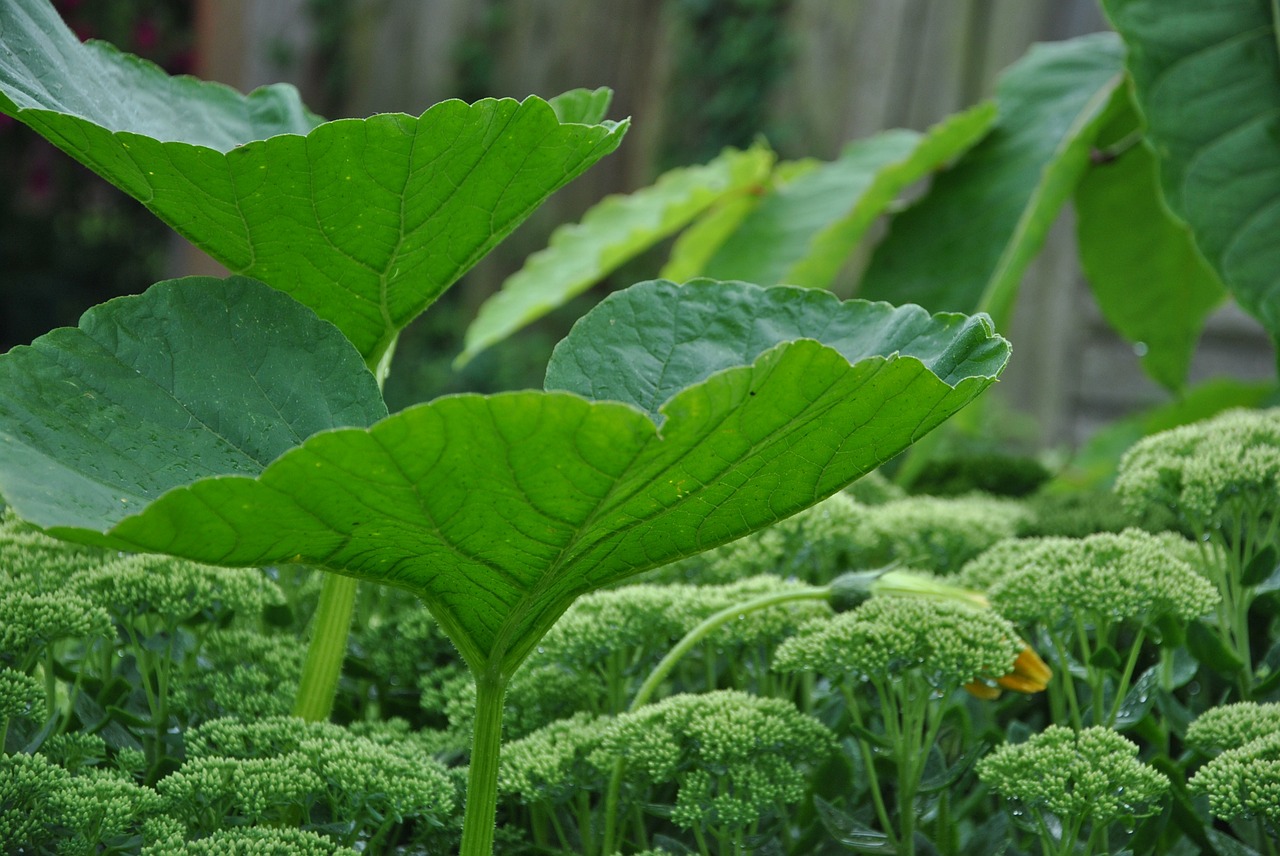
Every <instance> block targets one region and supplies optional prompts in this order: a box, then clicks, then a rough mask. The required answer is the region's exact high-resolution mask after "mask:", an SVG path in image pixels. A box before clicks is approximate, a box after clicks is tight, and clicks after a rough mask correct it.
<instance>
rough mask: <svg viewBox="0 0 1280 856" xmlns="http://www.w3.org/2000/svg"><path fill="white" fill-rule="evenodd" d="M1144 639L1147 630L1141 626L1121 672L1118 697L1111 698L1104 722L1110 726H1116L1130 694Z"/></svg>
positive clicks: (1117, 684)
mask: <svg viewBox="0 0 1280 856" xmlns="http://www.w3.org/2000/svg"><path fill="white" fill-rule="evenodd" d="M1144 641H1146V631H1145V630H1142V629H1141V628H1140V629H1139V630H1138V634H1137V635H1136V636H1135V637H1134V638H1133V642H1132V643H1131V645H1130V648H1129V658H1128V659H1127V660H1126V661H1125V664H1124V671H1123V672H1121V673H1120V680H1119V681H1118V682H1117V683H1116V697H1115V698H1114V699H1112V700H1111V710H1110V711H1108V713H1107V718H1106V720H1105V721H1104V722H1103V724H1104V725H1106V726H1107V727H1108V728H1114V727H1115V724H1116V717H1117V716H1119V715H1120V705H1121V704H1123V703H1124V699H1125V696H1127V695H1128V694H1129V683H1130V682H1131V681H1132V680H1133V670H1134V669H1135V668H1137V665H1138V654H1139V653H1140V652H1141V651H1142V643H1143V642H1144Z"/></svg>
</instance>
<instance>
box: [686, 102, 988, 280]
mask: <svg viewBox="0 0 1280 856" xmlns="http://www.w3.org/2000/svg"><path fill="white" fill-rule="evenodd" d="M995 114H996V108H995V105H994V104H991V103H985V104H980V105H978V106H977V107H974V108H972V109H970V110H966V111H964V112H962V113H957V114H955V115H953V116H950V117H948V118H947V119H945V120H943V121H942V122H940V123H938V124H937V125H935V126H934V127H933V128H931V129H930V130H929V132H928V133H926V134H919V133H916V132H915V131H906V130H893V131H885V132H883V133H881V134H877V135H876V136H874V137H870V138H868V139H866V140H859V141H857V142H854V143H852V144H850V145H849V146H848V147H846V148H845V150H844V152H843V153H842V154H841V155H840V157H839V158H837V159H836V160H834V161H832V162H830V163H825V164H822V165H821V166H819V167H818V168H816V169H813V170H811V171H809V172H807V173H805V174H804V175H802V176H800V177H797V178H796V179H794V180H793V181H789V182H785V183H781V184H779V185H778V186H777V188H776V189H775V190H774V191H773V192H772V193H770V194H768V195H767V196H765V197H764V199H763V200H761V202H760V205H759V207H757V208H756V209H755V210H754V211H753V212H751V214H750V215H749V216H748V217H747V218H746V220H745V221H744V222H743V223H742V225H741V227H740V228H739V229H738V230H737V231H736V232H734V234H733V235H732V236H731V237H729V239H728V240H726V241H725V242H724V243H723V244H722V245H721V246H720V248H719V250H718V251H717V252H716V254H715V255H714V256H713V257H712V258H711V259H710V260H709V261H708V263H707V265H706V267H705V268H704V269H703V271H702V272H703V273H705V275H707V276H709V277H714V278H718V279H748V280H750V281H752V282H759V283H762V284H766V285H774V284H788V285H804V286H810V287H816V288H827V287H829V286H830V285H831V283H832V282H833V281H834V280H835V278H836V275H837V274H838V273H839V272H840V268H841V267H842V266H843V265H844V263H845V261H846V260H847V259H848V258H849V256H850V254H851V253H852V252H853V250H854V248H855V247H856V246H857V245H858V242H859V241H860V240H861V239H862V236H863V235H865V234H866V231H867V229H868V228H869V227H870V226H871V224H872V223H874V222H875V220H876V218H877V217H879V216H880V214H882V213H883V212H884V210H885V208H886V207H887V206H888V205H889V203H891V202H892V201H893V200H894V199H896V198H897V196H898V194H899V193H900V192H901V191H902V190H903V188H905V187H907V186H908V185H910V184H912V183H913V182H915V181H917V180H919V179H921V178H923V177H924V176H926V175H928V174H929V173H930V172H932V171H933V170H935V169H937V168H939V167H940V166H942V165H943V164H944V163H946V162H948V161H950V160H952V159H954V158H955V157H956V156H958V155H960V154H961V153H962V152H964V151H965V150H967V149H968V148H969V147H970V146H972V145H973V144H974V143H976V142H977V141H978V140H979V139H981V138H982V136H983V135H984V134H986V133H987V131H988V129H989V128H990V127H991V124H992V122H993V121H994V120H995Z"/></svg>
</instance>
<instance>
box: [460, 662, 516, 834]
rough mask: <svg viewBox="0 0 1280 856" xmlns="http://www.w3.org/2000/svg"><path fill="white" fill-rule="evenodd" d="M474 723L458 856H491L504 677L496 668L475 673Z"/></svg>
mask: <svg viewBox="0 0 1280 856" xmlns="http://www.w3.org/2000/svg"><path fill="white" fill-rule="evenodd" d="M475 677H476V724H475V734H474V736H473V737H472V742H471V769H470V770H469V771H468V772H467V804H466V809H465V811H464V813H463V818H462V847H461V849H460V850H459V856H492V853H493V830H494V823H495V820H496V818H497V816H498V756H499V753H500V752H501V749H502V702H503V699H504V698H505V696H506V694H507V676H506V675H503V674H502V673H501V672H500V671H498V669H497V667H496V666H495V667H492V668H491V669H490V670H488V671H485V672H480V673H477V674H476V676H475Z"/></svg>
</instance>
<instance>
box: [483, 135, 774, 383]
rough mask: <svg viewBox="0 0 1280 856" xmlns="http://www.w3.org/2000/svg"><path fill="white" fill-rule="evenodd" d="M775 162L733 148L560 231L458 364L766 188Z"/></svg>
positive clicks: (491, 304) (513, 281) (504, 291)
mask: <svg viewBox="0 0 1280 856" xmlns="http://www.w3.org/2000/svg"><path fill="white" fill-rule="evenodd" d="M773 157H774V156H773V152H771V151H769V149H767V148H765V147H762V146H757V147H755V148H751V149H748V150H747V151H737V150H735V149H727V150H726V151H725V152H724V153H723V154H721V155H720V156H719V157H718V158H716V159H715V160H713V161H711V162H710V163H708V164H705V165H702V166H691V167H682V168H679V169H673V170H670V171H668V172H666V173H664V174H663V175H662V176H661V177H660V178H659V179H658V180H657V181H656V182H655V183H654V184H652V185H650V186H649V187H645V188H642V189H641V190H637V191H636V192H635V193H630V194H618V195H614V196H609V197H607V198H606V199H604V200H603V201H602V202H600V203H599V204H597V205H595V206H593V207H592V208H591V209H590V210H589V211H587V213H586V214H585V215H583V218H582V221H581V222H580V223H570V224H567V225H564V226H561V227H560V228H558V229H556V231H555V232H553V233H552V235H551V242H550V245H549V246H548V247H547V248H546V249H545V250H542V251H541V252H538V253H534V254H533V255H532V256H530V257H529V259H528V260H527V261H526V262H525V264H524V267H522V268H521V269H520V270H519V271H517V272H516V273H515V274H513V275H512V276H511V277H510V278H508V279H507V281H506V282H504V283H503V284H502V288H501V290H500V291H498V292H497V293H496V294H494V295H493V296H492V297H490V298H489V299H488V300H487V301H485V303H484V305H482V306H481V307H480V312H479V314H478V315H477V316H476V320H475V321H474V322H472V324H471V326H470V327H469V328H467V333H466V339H465V347H464V349H463V352H462V354H461V355H460V356H459V357H458V362H459V363H466V362H468V361H470V360H471V358H472V357H474V356H475V355H476V354H477V353H479V352H480V351H482V350H484V349H485V348H487V347H489V346H490V345H492V344H494V343H495V342H500V341H502V340H503V339H505V338H506V337H508V336H510V335H511V334H512V333H514V332H516V331H517V330H519V329H521V328H522V327H524V326H525V325H527V324H530V323H531V322H533V321H535V320H537V319H538V318H541V317H542V316H543V315H545V314H547V313H548V312H550V311H551V310H553V309H555V308H556V307H558V306H562V305H564V304H565V303H566V302H568V300H569V299H570V298H572V297H575V296H577V295H579V294H581V293H582V292H584V291H586V290H587V289H588V288H590V287H591V286H593V285H595V284H596V283H597V282H599V281H600V280H601V279H603V278H604V277H605V276H607V275H608V274H609V273H611V272H613V271H614V270H616V269H617V268H618V266H619V265H621V264H623V263H624V262H626V261H628V260H629V259H632V258H635V257H636V256H637V255H639V254H640V253H642V252H644V251H645V250H647V249H648V248H649V247H652V246H653V245H654V244H656V243H658V242H659V241H661V240H662V239H663V238H666V237H668V236H669V235H671V234H672V233H674V232H676V231H678V230H680V229H682V228H684V227H685V226H686V225H688V223H689V221H691V220H692V219H693V218H695V217H697V216H698V215H699V214H701V213H702V212H703V211H705V210H706V209H707V208H708V207H710V206H711V205H713V204H715V203H716V202H718V201H720V200H722V199H724V198H726V197H729V196H734V195H738V194H741V193H742V192H743V191H745V190H747V189H749V188H752V187H755V186H758V185H759V184H761V183H762V182H763V181H765V179H767V178H768V176H769V169H770V167H772V166H773Z"/></svg>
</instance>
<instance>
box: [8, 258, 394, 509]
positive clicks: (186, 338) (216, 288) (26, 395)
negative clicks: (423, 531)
mask: <svg viewBox="0 0 1280 856" xmlns="http://www.w3.org/2000/svg"><path fill="white" fill-rule="evenodd" d="M0 390H3V392H2V393H0V472H3V473H4V476H3V482H0V484H2V485H3V493H4V495H5V496H6V497H7V498H8V500H7V501H8V502H10V504H12V505H13V506H14V508H15V509H17V510H19V511H20V512H21V513H23V514H25V515H28V517H29V519H31V520H53V519H55V517H56V519H57V520H59V521H60V522H61V523H62V524H63V525H68V526H80V527H97V528H105V527H107V526H109V525H111V524H113V523H116V522H118V521H119V520H122V519H124V518H125V517H128V516H129V515H131V514H133V513H134V512H136V511H138V510H140V509H142V508H144V507H146V506H147V504H148V503H150V502H152V501H153V500H155V499H156V498H157V497H159V496H160V495H161V494H162V493H164V492H165V491H167V490H169V489H170V488H174V487H178V486H181V485H185V484H189V483H191V482H193V481H197V480H198V479H201V478H204V477H207V476H218V475H229V474H241V475H256V474H257V473H260V472H262V470H263V469H264V468H265V467H266V466H267V464H269V463H270V462H271V461H273V460H275V459H276V458H277V457H279V456H280V455H281V454H283V453H284V452H286V451H288V450H289V449H292V448H293V447H294V446H296V445H298V444H299V443H300V442H302V441H303V440H304V439H305V438H307V437H309V436H311V435H312V434H315V433H316V432H318V431H323V430H326V429H329V428H335V427H339V426H343V425H369V424H371V423H373V422H374V421H376V420H378V419H380V418H382V417H383V416H385V415H386V413H387V409H386V405H385V404H383V402H382V396H381V394H380V393H379V392H378V385H377V383H376V382H375V380H374V378H373V375H372V374H371V373H370V372H369V370H368V369H367V368H366V367H365V364H364V361H363V360H362V359H361V357H360V355H359V353H358V352H357V351H356V350H355V349H354V348H352V347H351V343H350V342H348V341H347V340H346V339H345V338H344V337H343V335H342V333H341V332H340V331H339V330H338V329H337V328H336V327H334V326H333V325H332V324H330V323H328V322H326V321H322V320H320V319H319V318H317V317H316V315H315V313H314V312H311V311H310V310H309V309H307V308H306V307H304V306H302V305H301V304H300V303H298V302H297V301H295V300H293V299H292V298H290V297H289V296H288V295H285V294H283V293H281V292H278V291H274V290H272V289H270V288H267V287H266V286H264V285H263V284H262V283H259V282H256V281H254V280H250V279H247V278H244V277H232V278H230V279H227V280H221V279H214V278H211V277H187V278H185V279H177V280H168V281H166V282H161V283H157V284H156V285H154V286H152V287H151V288H150V289H148V290H147V292H146V293H145V294H144V295H142V296H137V297H121V298H117V299H115V300H111V301H108V302H107V303H104V304H102V305H100V306H96V307H94V308H92V309H90V310H89V311H88V312H86V313H85V314H84V316H83V317H82V318H81V320H80V325H79V326H78V327H66V328H61V329H58V330H54V331H53V332H52V333H49V334H48V335H46V336H42V337H41V338H39V339H37V340H36V341H35V342H34V343H33V344H31V345H30V346H19V347H17V348H14V349H13V350H12V351H11V352H10V353H8V354H6V355H5V356H4V357H3V358H0ZM54 426H60V427H56V428H55V427H54Z"/></svg>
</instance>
